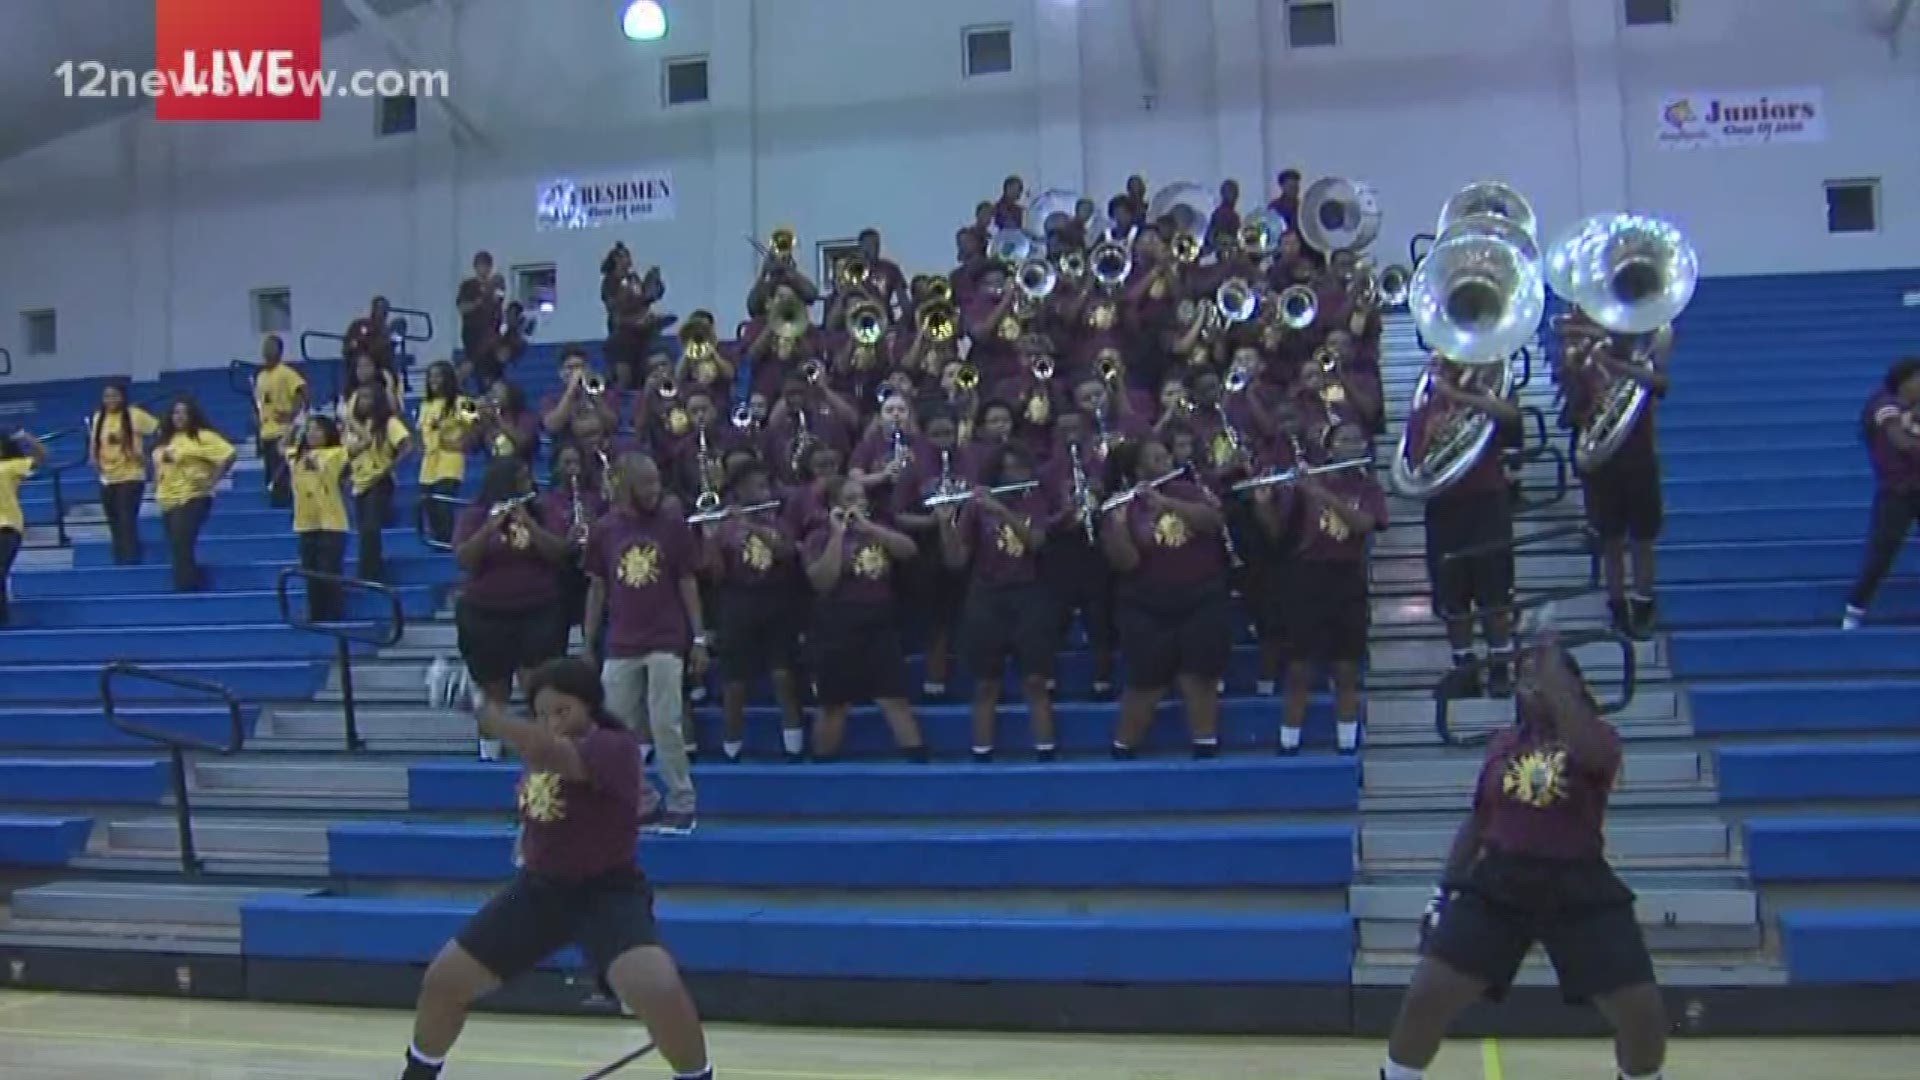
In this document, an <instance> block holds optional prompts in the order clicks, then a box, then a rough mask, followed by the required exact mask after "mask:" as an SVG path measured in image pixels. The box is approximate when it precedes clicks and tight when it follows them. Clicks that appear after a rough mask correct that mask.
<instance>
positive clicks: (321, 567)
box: [282, 416, 347, 623]
mask: <svg viewBox="0 0 1920 1080" xmlns="http://www.w3.org/2000/svg"><path fill="white" fill-rule="evenodd" d="M296 440H298V441H296ZM282 446H283V449H284V453H285V454H286V458H287V475H288V476H289V477H290V478H291V479H292V482H293V532H294V535H295V536H297V537H299V538H300V568H301V569H303V570H311V571H314V572H315V573H320V574H332V575H333V576H335V577H339V576H340V570H341V567H343V566H345V565H346V561H347V504H346V497H345V496H344V495H342V494H341V493H340V479H341V477H342V475H343V474H344V473H345V472H346V471H347V451H346V448H345V447H342V446H341V445H340V429H339V428H338V427H336V426H335V425H334V422H333V420H332V418H331V417H326V416H311V417H309V418H308V419H307V424H306V432H305V434H304V435H302V434H301V433H300V432H299V431H298V430H295V431H290V432H288V433H287V436H286V442H285V443H283V444H282ZM345 617H346V597H345V594H344V591H343V590H342V589H341V588H340V586H338V585H330V584H324V583H321V582H317V581H309V582H307V621H309V622H317V623H318V622H339V621H340V620H342V619H344V618H345Z"/></svg>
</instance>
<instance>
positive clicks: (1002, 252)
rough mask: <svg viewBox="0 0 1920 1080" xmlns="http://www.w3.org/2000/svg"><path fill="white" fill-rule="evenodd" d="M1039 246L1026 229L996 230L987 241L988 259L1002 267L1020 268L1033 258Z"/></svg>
mask: <svg viewBox="0 0 1920 1080" xmlns="http://www.w3.org/2000/svg"><path fill="white" fill-rule="evenodd" d="M1038 246H1039V245H1038V244H1036V243H1034V239H1033V237H1032V236H1031V235H1030V234H1028V233H1027V232H1026V230H1024V229H1014V228H1006V229H995V230H994V233H993V236H992V237H991V238H989V239H988V241H987V257H988V258H990V259H992V260H993V261H994V262H997V263H999V264H1001V265H1002V266H1009V267H1012V266H1019V265H1020V264H1021V263H1024V262H1026V261H1027V260H1028V259H1031V258H1033V253H1034V249H1035V248H1037V247H1038Z"/></svg>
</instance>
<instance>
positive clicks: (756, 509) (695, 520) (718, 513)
mask: <svg viewBox="0 0 1920 1080" xmlns="http://www.w3.org/2000/svg"><path fill="white" fill-rule="evenodd" d="M695 505H696V506H698V505H699V504H698V503H696V504H695ZM781 505H782V503H781V502H780V500H779V499H768V500H767V501H766V502H757V503H748V504H747V505H745V506H718V505H714V506H709V507H707V508H706V509H704V510H698V511H696V512H695V513H692V514H689V515H687V524H689V525H709V524H712V523H713V522H716V521H726V520H727V519H728V518H737V517H746V516H747V515H749V514H764V513H766V512H767V511H769V510H778V509H780V507H781Z"/></svg>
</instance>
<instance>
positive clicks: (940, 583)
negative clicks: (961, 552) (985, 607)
mask: <svg viewBox="0 0 1920 1080" xmlns="http://www.w3.org/2000/svg"><path fill="white" fill-rule="evenodd" d="M914 543H916V544H918V545H920V555H919V556H917V557H916V558H915V559H914V560H913V562H911V563H909V564H908V565H907V572H906V574H905V575H904V576H905V580H904V581H903V582H902V584H903V585H904V586H905V592H906V597H905V599H906V603H907V609H908V610H909V611H911V612H912V613H913V616H914V619H915V620H916V621H915V627H916V628H921V627H925V628H931V627H935V626H952V625H953V624H954V621H955V620H957V619H958V618H959V617H960V608H961V605H962V604H964V603H965V602H966V599H967V574H966V571H964V570H955V569H953V568H952V567H950V566H948V565H947V563H946V560H945V559H944V558H942V557H941V555H940V538H939V537H938V536H937V535H930V536H924V537H915V538H914Z"/></svg>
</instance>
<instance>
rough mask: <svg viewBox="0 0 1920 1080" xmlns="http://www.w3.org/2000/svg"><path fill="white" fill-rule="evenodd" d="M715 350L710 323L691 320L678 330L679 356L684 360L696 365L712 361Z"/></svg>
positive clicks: (701, 320)
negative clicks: (703, 361) (704, 361)
mask: <svg viewBox="0 0 1920 1080" xmlns="http://www.w3.org/2000/svg"><path fill="white" fill-rule="evenodd" d="M716 348H718V346H717V344H716V343H715V341H714V334H713V324H712V323H709V322H707V321H706V320H704V319H692V320H689V321H688V322H687V324H686V325H685V326H682V327H681V328H680V355H681V356H682V357H684V358H685V359H686V360H688V361H690V362H693V363H698V362H700V361H702V360H709V359H712V357H713V354H714V350H715V349H716Z"/></svg>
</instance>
